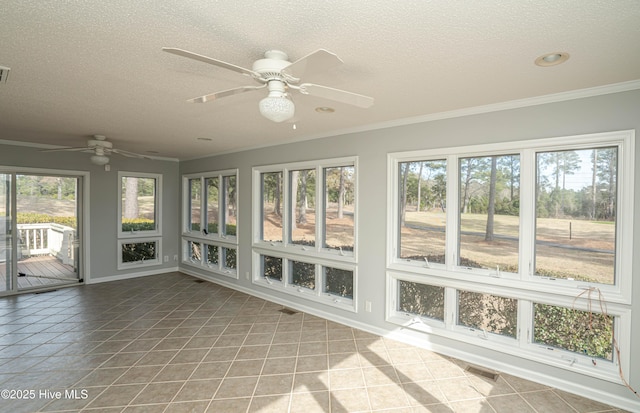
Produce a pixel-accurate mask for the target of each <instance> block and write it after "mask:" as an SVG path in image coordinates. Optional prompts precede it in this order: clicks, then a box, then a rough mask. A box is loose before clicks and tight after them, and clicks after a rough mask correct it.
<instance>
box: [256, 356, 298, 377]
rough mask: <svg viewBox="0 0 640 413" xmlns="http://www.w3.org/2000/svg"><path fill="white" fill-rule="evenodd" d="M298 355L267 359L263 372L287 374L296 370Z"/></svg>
mask: <svg viewBox="0 0 640 413" xmlns="http://www.w3.org/2000/svg"><path fill="white" fill-rule="evenodd" d="M296 361H297V359H296V357H282V358H273V359H266V360H265V362H264V367H263V368H262V374H286V373H293V372H294V371H295V370H296Z"/></svg>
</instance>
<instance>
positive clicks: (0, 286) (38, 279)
mask: <svg viewBox="0 0 640 413" xmlns="http://www.w3.org/2000/svg"><path fill="white" fill-rule="evenodd" d="M6 270H7V268H6V265H4V263H0V292H1V291H4V290H5V286H6V285H7V284H6V282H7V279H6V277H7V274H6ZM18 274H25V276H18V289H19V290H23V289H30V288H41V287H46V286H53V285H56V284H63V283H69V282H77V280H78V274H77V273H76V272H75V271H74V269H73V267H72V266H70V265H65V264H62V263H61V262H60V261H59V260H58V259H56V258H55V257H52V256H50V255H37V256H32V257H29V258H24V259H21V260H19V261H18Z"/></svg>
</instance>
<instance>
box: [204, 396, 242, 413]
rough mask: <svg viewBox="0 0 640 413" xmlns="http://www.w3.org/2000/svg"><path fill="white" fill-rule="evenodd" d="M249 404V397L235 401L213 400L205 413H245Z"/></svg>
mask: <svg viewBox="0 0 640 413" xmlns="http://www.w3.org/2000/svg"><path fill="white" fill-rule="evenodd" d="M249 403H251V398H250V397H243V398H237V399H226V400H213V401H211V404H209V408H208V409H207V413H222V412H225V413H226V412H229V413H231V412H246V411H247V408H248V407H249Z"/></svg>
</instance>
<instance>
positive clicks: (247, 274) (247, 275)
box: [244, 271, 249, 280]
mask: <svg viewBox="0 0 640 413" xmlns="http://www.w3.org/2000/svg"><path fill="white" fill-rule="evenodd" d="M244 276H245V277H246V278H247V280H248V279H249V271H247V272H246V273H245V274H244Z"/></svg>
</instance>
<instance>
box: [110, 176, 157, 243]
mask: <svg viewBox="0 0 640 413" xmlns="http://www.w3.org/2000/svg"><path fill="white" fill-rule="evenodd" d="M125 177H126V178H143V179H155V193H154V209H155V211H154V220H155V229H153V230H151V231H144V230H143V231H126V232H125V231H123V230H122V218H123V217H122V214H123V212H124V211H123V210H122V198H123V195H124V194H123V193H122V191H123V189H122V178H125ZM118 194H119V198H118V238H139V237H151V236H162V175H161V174H154V173H144V172H126V171H118Z"/></svg>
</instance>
